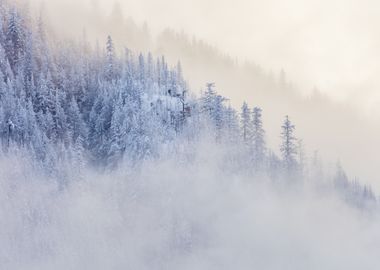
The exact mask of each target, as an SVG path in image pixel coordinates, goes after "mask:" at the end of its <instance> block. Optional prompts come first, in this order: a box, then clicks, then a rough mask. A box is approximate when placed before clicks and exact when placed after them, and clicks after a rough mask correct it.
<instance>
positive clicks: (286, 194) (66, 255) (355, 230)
mask: <svg viewBox="0 0 380 270" xmlns="http://www.w3.org/2000/svg"><path fill="white" fill-rule="evenodd" d="M0 3H1V5H0V7H1V8H0V140H1V144H0V268H1V269H18V270H19V269H99V270H102V269H126V268H133V269H248V268H249V269H254V268H259V269H280V268H281V269H313V268H310V265H313V266H315V265H322V266H326V268H324V269H335V268H334V267H336V266H337V265H338V266H339V267H340V268H342V269H343V266H347V265H348V266H349V267H354V268H353V269H355V267H356V269H358V268H357V267H358V266H359V265H360V266H364V268H363V269H373V268H366V267H365V266H366V265H367V266H368V265H372V266H373V264H374V262H377V259H374V258H377V254H378V253H377V252H376V251H377V249H376V248H373V247H374V246H375V243H374V241H373V239H375V238H374V237H373V236H374V235H375V236H376V235H377V234H376V232H377V231H378V230H377V228H378V227H377V226H373V225H376V224H377V222H378V220H377V218H378V198H377V197H376V195H375V194H374V192H373V191H372V188H371V187H370V186H368V185H363V184H362V183H360V181H359V180H357V179H351V178H350V177H349V176H347V174H346V173H345V171H344V169H343V168H342V166H341V165H340V164H339V163H338V164H337V165H336V167H334V168H330V169H329V168H327V169H326V167H325V166H323V161H322V160H321V158H320V157H319V155H318V153H317V152H315V153H313V154H312V155H311V157H310V154H308V153H306V150H305V149H304V146H303V145H304V142H303V140H302V139H301V138H299V137H298V136H297V128H296V125H295V124H294V123H293V121H292V119H293V118H292V115H289V116H288V115H283V118H282V119H278V120H279V121H282V125H280V126H279V127H278V130H280V132H279V134H273V136H278V137H279V138H280V144H279V145H278V146H277V147H276V148H272V147H270V146H269V144H268V143H267V141H268V140H267V138H268V134H267V132H266V128H265V127H266V123H265V121H264V120H263V119H264V116H265V114H266V111H265V110H263V109H262V107H260V106H252V104H248V103H247V102H244V103H243V104H242V105H241V107H240V108H239V109H236V108H234V107H232V106H231V105H230V102H229V99H228V97H226V96H223V95H221V94H220V92H221V91H219V89H218V85H217V84H215V83H213V82H212V79H211V80H210V82H207V81H205V83H204V87H203V89H202V91H201V93H200V94H199V95H198V94H195V92H197V91H195V92H194V91H193V89H191V87H190V86H189V85H190V83H189V82H187V81H186V80H185V79H184V78H185V77H186V74H184V73H185V72H184V71H183V70H182V67H181V64H180V62H179V63H178V64H177V65H174V66H173V65H170V64H168V61H166V60H165V56H160V57H156V56H154V55H155V54H153V53H149V52H143V53H140V52H139V51H138V50H136V49H134V50H131V49H128V47H124V49H119V48H121V47H123V46H124V44H118V45H117V44H115V42H114V41H113V39H112V35H110V36H108V38H107V39H106V40H104V42H103V44H100V43H99V44H98V45H97V46H94V45H92V44H91V43H90V42H87V41H86V39H85V38H84V39H82V40H80V41H75V40H74V41H73V40H67V39H63V38H62V39H61V38H59V37H57V36H55V35H52V34H50V32H49V31H48V30H46V29H47V28H48V27H47V26H46V25H45V22H44V20H43V18H34V16H32V15H31V14H30V13H29V12H28V11H27V9H21V8H17V7H15V6H13V5H12V4H9V3H6V2H5V1H4V2H3V1H1V0H0ZM110 32H112V31H110ZM168 35H169V36H170V33H169V34H168ZM161 38H162V39H163V40H166V41H168V40H169V41H170V37H167V38H165V36H162V37H161ZM162 42H163V41H162ZM169 43H170V44H172V43H173V42H171V41H170V42H169ZM199 46H201V47H202V46H203V45H199ZM142 51H145V48H142ZM226 61H227V62H228V59H227V60H226ZM227 62H225V63H227ZM231 66H233V63H231ZM255 70H256V69H255ZM258 70H259V69H257V70H256V71H258ZM259 77H260V76H259ZM260 78H266V75H263V76H262V77H260ZM268 78H269V77H268ZM254 79H255V78H252V80H254ZM256 79H259V78H258V77H257V78H256ZM265 81H266V80H265ZM267 82H268V85H267V87H269V86H271V85H272V82H271V80H268V81H267ZM281 82H282V87H285V88H288V87H290V86H289V85H288V84H287V83H286V81H285V79H284V78H283V80H280V82H279V83H280V85H281ZM260 83H264V81H261V82H260ZM272 86H273V87H274V88H276V87H278V83H273V85H272ZM276 91H277V90H274V91H273V92H272V94H273V93H275V92H276ZM258 100H260V99H258ZM276 104H277V103H276V102H274V103H273V104H272V106H276ZM257 105H260V104H257ZM304 106H307V103H306V105H304ZM308 125H313V123H312V122H311V123H308ZM306 128H308V127H306ZM369 220H370V221H371V222H368V221H369ZM372 226H373V227H374V228H376V229H374V228H372ZM321 239H322V240H321ZM326 239H327V240H326ZM331 239H333V242H332V243H330V242H329V241H331ZM353 239H354V240H355V241H352V240H353ZM353 242H355V244H352V243H353ZM305 248H306V250H307V251H305ZM326 250H328V251H333V252H335V253H334V254H337V255H336V256H334V258H333V259H329V258H328V256H326ZM368 250H369V252H367V251H368ZM374 251H375V252H374ZM346 252H347V253H348V254H353V255H354V256H350V258H347V253H346ZM305 254H306V255H305ZM374 254H375V255H374ZM295 265H296V267H294V266H295ZM322 268H323V267H322ZM316 269H318V268H316ZM347 269H350V268H347Z"/></svg>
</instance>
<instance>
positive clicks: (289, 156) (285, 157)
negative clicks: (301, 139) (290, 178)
mask: <svg viewBox="0 0 380 270" xmlns="http://www.w3.org/2000/svg"><path fill="white" fill-rule="evenodd" d="M281 128H282V132H281V139H282V142H281V146H280V151H281V154H282V162H283V166H284V168H285V170H286V171H287V172H288V173H294V172H295V169H296V166H297V138H296V137H295V136H294V131H295V126H294V125H293V124H292V122H291V121H290V120H289V117H288V116H286V117H285V121H284V123H283V125H282V127H281Z"/></svg>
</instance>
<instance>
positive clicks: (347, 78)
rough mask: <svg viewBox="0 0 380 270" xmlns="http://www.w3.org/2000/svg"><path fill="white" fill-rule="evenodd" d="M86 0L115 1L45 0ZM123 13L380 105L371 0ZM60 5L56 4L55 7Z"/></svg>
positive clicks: (133, 1) (148, 2)
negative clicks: (192, 36) (192, 35)
mask: <svg viewBox="0 0 380 270" xmlns="http://www.w3.org/2000/svg"><path fill="white" fill-rule="evenodd" d="M35 1H39V0H35ZM45 2H46V1H45ZM52 2H56V3H60V4H61V5H69V4H70V3H72V4H75V5H76V6H81V7H82V8H83V7H86V5H87V6H88V5H89V4H91V2H98V4H99V6H101V7H102V9H103V10H104V14H108V13H109V12H110V10H111V8H112V6H113V4H114V1H112V0H75V1H74V0H65V1H63V0H50V1H48V2H46V3H48V4H50V3H52ZM118 2H119V3H120V4H121V6H122V9H123V12H124V13H125V15H127V16H131V17H133V18H134V19H135V20H137V21H138V22H144V21H147V22H148V24H149V26H150V27H151V29H152V30H153V33H154V32H158V31H160V30H162V29H164V28H165V27H171V28H174V29H177V30H185V32H187V33H189V34H194V35H195V36H196V37H199V38H202V39H204V40H206V41H208V42H209V43H211V44H212V45H216V46H217V47H218V48H220V49H221V50H223V51H225V52H227V53H229V54H230V55H232V56H236V57H239V59H241V60H244V59H250V60H254V61H255V62H256V63H258V64H260V65H261V66H263V67H265V68H267V69H268V70H269V69H272V70H274V71H278V70H280V69H281V68H284V69H285V70H286V71H287V73H288V75H289V77H290V78H292V79H293V81H294V82H295V83H296V84H297V85H298V87H299V88H300V89H301V90H302V91H303V92H304V93H308V92H310V91H311V89H312V88H313V87H314V86H316V87H318V88H319V89H320V90H322V91H324V92H326V93H328V94H329V95H330V96H332V97H335V98H338V99H340V100H348V101H351V102H352V103H354V104H356V105H359V106H360V107H363V105H366V110H367V112H368V111H371V110H372V109H376V106H375V105H377V103H379V104H380V92H379V91H377V88H378V86H379V85H380V80H379V79H378V78H377V77H378V76H377V71H378V70H379V69H380V56H379V54H378V53H377V50H378V48H379V47H380V38H379V32H380V31H379V30H378V29H377V25H378V24H379V22H380V20H379V18H378V14H379V11H380V8H379V7H380V3H379V2H378V1H374V0H361V1H359V0H318V1H314V0H313V1H310V0H308V1H304V0H287V1H280V0H266V1H259V0H207V1H204V0H192V1H178V0H160V1H157V0H119V1H118ZM58 10H59V9H58Z"/></svg>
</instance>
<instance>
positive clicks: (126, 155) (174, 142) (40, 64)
mask: <svg viewBox="0 0 380 270" xmlns="http://www.w3.org/2000/svg"><path fill="white" fill-rule="evenodd" d="M0 12H1V14H0V139H1V147H2V152H3V153H4V154H7V153H8V155H9V153H11V152H12V151H13V149H22V151H25V150H26V152H27V153H28V154H29V155H30V157H31V159H32V160H33V161H34V163H36V164H38V165H37V166H39V167H42V168H44V170H45V172H46V173H47V174H48V175H50V176H53V177H55V178H56V179H58V181H59V182H60V184H62V183H65V181H66V178H65V175H66V174H67V173H66V172H65V170H64V169H63V168H62V167H63V166H62V164H63V163H65V164H71V165H68V167H71V168H72V170H74V171H75V170H77V171H78V172H80V171H81V170H83V168H85V167H86V166H92V167H96V168H109V169H112V168H115V167H117V166H118V165H119V164H123V165H125V164H128V165H129V166H136V165H139V164H141V163H142V162H144V161H147V160H159V159H161V158H165V157H166V156H168V155H178V158H179V159H181V158H182V157H181V156H180V155H181V154H183V153H181V149H187V146H188V145H194V144H197V143H199V142H201V141H202V140H204V138H205V137H211V138H212V140H211V142H212V143H213V144H216V145H218V147H221V148H227V149H229V151H230V156H229V157H228V158H227V160H226V168H229V169H231V170H236V171H244V172H246V173H247V174H251V175H261V176H265V177H268V178H270V179H271V180H272V181H274V182H292V183H300V182H304V181H300V180H308V179H309V178H312V176H310V175H311V174H310V173H308V171H309V170H313V168H306V163H305V160H304V155H298V154H297V153H301V152H302V151H303V150H302V149H299V148H300V147H299V140H298V139H297V138H296V136H295V126H294V125H293V124H292V123H291V121H290V119H289V117H288V116H286V118H285V121H284V124H283V126H282V133H281V138H282V143H281V145H280V148H279V150H280V152H281V157H278V156H277V155H276V154H275V151H271V150H270V149H268V147H267V146H266V143H265V131H264V123H263V121H262V110H261V109H260V108H258V107H255V108H252V109H251V108H250V107H249V105H248V104H247V103H244V104H243V106H242V110H241V112H240V113H238V112H236V111H235V110H234V109H233V108H231V107H230V106H229V105H228V104H227V101H228V99H227V98H225V97H223V96H221V95H220V94H219V93H218V91H217V89H216V87H215V84H213V83H208V84H207V85H206V88H205V90H204V91H202V94H201V96H200V97H199V98H197V97H195V95H193V94H191V92H190V90H189V89H188V86H187V83H186V82H185V80H184V78H183V74H182V68H181V65H180V63H178V65H177V66H176V67H174V68H170V67H169V66H168V64H167V63H166V61H165V58H164V57H159V58H155V57H154V56H153V55H152V54H151V53H148V54H147V55H143V54H137V55H136V54H134V53H133V52H131V51H130V50H128V49H127V48H126V49H125V50H123V51H122V52H117V51H116V50H115V45H114V43H113V40H112V37H111V36H108V38H107V40H106V42H105V44H104V49H101V48H100V47H101V46H98V47H96V49H93V48H91V46H90V45H88V44H87V42H86V41H82V42H80V43H79V44H75V43H70V42H59V41H55V40H52V39H51V38H50V39H48V38H47V31H45V28H44V23H43V21H42V19H39V20H37V22H36V23H35V22H33V20H32V19H31V18H30V16H28V15H26V14H24V13H23V12H21V11H19V10H18V9H16V8H14V7H9V6H8V5H6V4H4V3H3V4H2V8H1V9H0ZM48 40H49V41H48ZM180 145H182V148H181V147H179V146H180ZM177 148H178V149H179V150H178V149H177ZM190 156H191V155H190ZM187 158H188V159H189V162H190V161H191V157H187ZM74 168H75V169H74ZM340 171H341V169H340V170H338V172H337V176H336V177H335V178H334V176H330V177H325V178H326V179H330V183H332V182H334V183H336V184H335V185H332V186H333V187H335V188H337V189H339V190H341V191H342V192H343V193H344V194H346V196H344V197H345V198H348V197H349V198H351V199H350V201H354V202H355V205H360V206H363V205H366V203H364V202H363V200H369V201H375V197H374V196H373V193H372V191H371V188H370V187H362V186H361V185H359V184H358V183H357V181H354V182H352V183H351V182H350V181H349V180H347V179H345V180H344V177H342V176H341V175H344V173H340ZM346 178H347V177H346ZM320 180H321V181H320V182H323V181H322V179H320ZM332 180H333V181H332Z"/></svg>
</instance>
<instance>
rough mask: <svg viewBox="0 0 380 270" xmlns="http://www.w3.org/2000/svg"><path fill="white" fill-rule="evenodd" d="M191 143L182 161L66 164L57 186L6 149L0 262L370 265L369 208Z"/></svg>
mask: <svg viewBox="0 0 380 270" xmlns="http://www.w3.org/2000/svg"><path fill="white" fill-rule="evenodd" d="M205 145H206V146H207V147H205ZM196 149H197V150H195V152H196V156H195V157H194V159H192V161H191V162H184V160H182V159H181V158H179V159H178V157H180V156H176V159H175V160H174V159H172V158H167V159H165V160H160V161H159V162H147V163H146V164H144V165H142V166H141V167H139V168H133V169H132V168H129V167H128V166H122V169H119V170H116V171H113V172H102V173H100V172H85V171H82V173H80V174H77V172H76V171H75V170H73V167H71V168H70V169H69V170H68V171H67V173H68V175H69V181H68V185H67V186H66V187H65V188H64V189H63V188H62V186H61V185H59V184H58V183H60V180H57V179H54V178H47V177H44V176H43V174H41V173H39V172H38V170H36V169H35V167H34V166H33V165H32V164H31V163H30V162H29V160H28V159H27V158H25V156H24V155H22V154H21V153H17V152H16V153H12V154H9V155H8V157H3V158H2V160H1V163H0V164H1V166H0V175H1V176H2V177H1V186H0V198H1V204H0V227H1V232H0V240H1V241H0V242H1V245H0V268H2V269H18V270H23V269H25V270H26V269H28V270H29V269H38V270H44V269H46V270H48V269H57V270H60V269H62V270H63V269H65V270H66V269H94V270H95V269H99V270H101V269H126V268H127V269H152V268H154V269H267V270H271V269H289V270H290V269H291V270H293V269H368V270H370V269H378V250H379V248H380V246H379V237H380V233H379V230H378V226H379V221H378V216H377V213H371V211H367V210H363V211H359V210H358V209H356V208H353V207H350V206H348V205H347V204H346V203H344V202H343V201H341V200H340V199H338V198H339V196H337V195H336V194H335V193H334V192H332V191H331V190H330V191H329V190H325V189H315V188H312V186H311V185H310V183H304V185H303V186H293V187H289V186H288V187H286V186H285V185H283V184H281V183H273V182H270V181H268V180H267V179H266V178H264V177H263V178H261V177H254V178H252V177H248V176H246V175H244V173H238V172H237V171H232V170H230V168H229V166H230V165H229V166H226V164H231V163H229V162H227V163H226V158H228V151H226V150H224V149H221V148H220V146H217V147H216V145H213V144H212V143H210V142H207V143H206V144H203V143H201V144H200V145H199V146H197V147H196ZM191 151H194V148H192V150H191ZM226 154H227V155H226ZM23 157H24V158H23ZM62 165H63V164H62ZM320 180H321V181H322V179H320Z"/></svg>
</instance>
